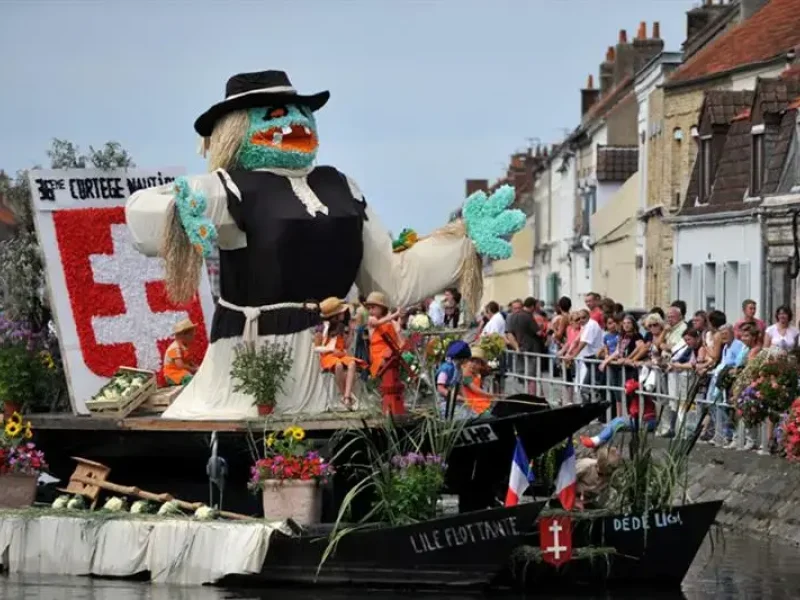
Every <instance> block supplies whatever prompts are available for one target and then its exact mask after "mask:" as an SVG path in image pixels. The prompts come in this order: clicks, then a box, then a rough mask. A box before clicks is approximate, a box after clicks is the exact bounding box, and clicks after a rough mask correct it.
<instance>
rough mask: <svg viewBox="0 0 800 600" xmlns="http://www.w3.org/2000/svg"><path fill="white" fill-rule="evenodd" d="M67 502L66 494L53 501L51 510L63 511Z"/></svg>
mask: <svg viewBox="0 0 800 600" xmlns="http://www.w3.org/2000/svg"><path fill="white" fill-rule="evenodd" d="M68 502H69V496H68V495H67V494H62V495H61V496H59V497H58V498H56V499H55V500H53V505H52V508H55V509H56V510H63V509H65V508H67V503H68Z"/></svg>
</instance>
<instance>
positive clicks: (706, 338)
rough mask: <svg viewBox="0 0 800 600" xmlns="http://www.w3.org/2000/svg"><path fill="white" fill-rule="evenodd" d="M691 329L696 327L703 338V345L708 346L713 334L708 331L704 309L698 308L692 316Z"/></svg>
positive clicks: (706, 314)
mask: <svg viewBox="0 0 800 600" xmlns="http://www.w3.org/2000/svg"><path fill="white" fill-rule="evenodd" d="M691 325H692V329H696V330H697V331H699V332H701V334H702V335H701V337H702V338H703V345H704V346H708V345H710V343H711V337H712V336H713V334H712V333H711V332H710V331H709V325H708V313H707V312H706V311H704V310H698V311H697V312H696V313H694V315H693V316H692V323H691Z"/></svg>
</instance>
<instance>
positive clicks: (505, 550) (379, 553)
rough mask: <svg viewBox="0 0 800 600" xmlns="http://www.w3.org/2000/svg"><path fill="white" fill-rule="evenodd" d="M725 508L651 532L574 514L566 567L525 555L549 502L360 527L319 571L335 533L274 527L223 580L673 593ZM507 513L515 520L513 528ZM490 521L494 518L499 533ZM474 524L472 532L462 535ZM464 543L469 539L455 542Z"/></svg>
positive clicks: (674, 517)
mask: <svg viewBox="0 0 800 600" xmlns="http://www.w3.org/2000/svg"><path fill="white" fill-rule="evenodd" d="M721 505H722V502H705V503H700V504H690V505H685V506H681V507H676V508H674V509H672V510H671V511H668V512H665V513H661V512H658V513H652V514H650V515H649V517H648V519H647V529H644V528H643V523H644V521H643V520H642V517H641V516H639V517H633V516H630V515H628V516H625V515H617V516H607V517H598V518H594V519H584V520H579V521H575V522H574V525H573V533H572V542H573V547H574V551H573V552H575V554H574V555H573V559H572V560H571V561H570V562H567V563H565V564H563V565H561V566H560V567H554V566H552V565H550V564H547V563H544V562H540V561H539V560H535V559H531V558H529V559H527V561H526V560H524V559H523V558H522V554H523V551H524V550H525V549H526V548H531V547H532V548H536V549H538V548H539V533H538V527H539V525H538V522H537V521H538V515H539V512H540V510H541V506H542V504H541V503H528V504H523V505H520V506H517V507H513V508H497V509H490V510H485V511H477V512H473V513H466V514H461V515H456V516H453V517H446V518H442V519H437V520H434V521H428V522H425V523H420V524H416V525H412V526H407V527H397V528H385V529H375V530H371V531H353V532H352V533H349V534H346V535H344V536H343V537H342V538H341V540H340V541H339V544H338V546H337V547H336V551H335V552H334V553H333V554H332V555H331V556H330V557H329V558H328V559H327V560H326V561H325V563H324V564H323V565H322V567H321V568H319V565H320V562H321V561H322V557H323V554H324V552H325V549H326V547H327V545H328V538H327V537H315V536H313V535H309V536H301V537H290V536H284V535H279V534H276V535H275V536H274V537H273V538H272V540H271V542H270V548H269V552H268V553H267V558H266V560H265V561H264V566H263V568H262V570H261V573H260V574H258V575H256V576H247V577H244V576H229V577H226V578H225V579H224V580H222V581H220V582H219V585H223V586H231V587H238V586H248V587H249V586H259V587H267V588H274V587H282V588H291V589H301V588H302V589H306V588H309V587H326V588H357V587H369V588H380V589H402V590H409V589H425V590H442V589H450V588H458V589H465V588H473V589H482V590H488V589H515V590H517V591H527V592H537V593H540V594H541V593H542V592H544V591H547V590H553V591H555V590H557V591H558V592H559V594H563V593H565V592H568V591H571V592H576V591H579V590H580V589H581V588H586V589H591V590H592V591H596V590H597V589H599V588H632V589H638V588H648V589H651V590H652V589H658V590H661V591H669V590H672V589H677V588H679V587H680V584H681V582H682V581H683V578H684V577H685V575H686V572H687V571H688V569H689V567H690V566H691V564H692V561H693V560H694V558H695V556H696V555H697V552H698V550H699V548H700V545H701V544H702V542H703V540H704V539H705V537H706V535H707V533H708V531H709V529H710V528H711V526H712V524H713V523H714V519H715V518H716V515H717V512H718V511H719V509H720V507H721ZM509 518H513V519H514V525H513V531H512V528H511V527H510V526H509V522H508V519H509ZM485 523H493V524H494V525H493V534H492V535H491V536H490V535H489V534H488V530H486V525H485ZM498 524H500V527H502V528H503V532H504V533H505V534H509V533H513V534H514V535H498V529H497V527H498ZM469 525H471V532H467V533H464V531H463V529H464V527H465V526H469ZM436 532H438V533H436ZM470 533H471V534H472V535H471V538H470ZM481 537H482V538H484V539H480V538H481ZM462 540H466V542H465V543H461V544H458V543H456V542H457V541H458V542H460V541H462ZM587 547H592V548H594V549H595V550H596V549H598V548H601V547H602V548H613V549H614V551H615V553H614V554H607V555H595V556H593V557H591V558H589V557H587V556H584V557H581V553H582V552H585V549H586V548H587ZM581 549H584V550H581Z"/></svg>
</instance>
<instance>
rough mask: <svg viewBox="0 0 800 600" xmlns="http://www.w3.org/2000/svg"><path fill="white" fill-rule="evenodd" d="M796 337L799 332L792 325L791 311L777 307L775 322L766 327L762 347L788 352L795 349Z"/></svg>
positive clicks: (783, 307) (785, 307)
mask: <svg viewBox="0 0 800 600" xmlns="http://www.w3.org/2000/svg"><path fill="white" fill-rule="evenodd" d="M798 336H800V331H798V329H797V327H794V326H793V325H792V309H791V308H789V307H788V306H779V307H778V308H777V310H776V311H775V322H774V323H773V324H772V325H770V326H769V327H767V330H766V332H765V334H764V347H765V348H780V349H781V350H786V351H787V352H788V351H789V350H793V349H794V348H796V347H797V338H798Z"/></svg>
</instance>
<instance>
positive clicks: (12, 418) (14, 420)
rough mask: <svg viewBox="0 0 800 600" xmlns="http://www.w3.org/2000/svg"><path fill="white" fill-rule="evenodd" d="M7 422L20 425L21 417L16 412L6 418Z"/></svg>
mask: <svg viewBox="0 0 800 600" xmlns="http://www.w3.org/2000/svg"><path fill="white" fill-rule="evenodd" d="M8 421H9V422H10V423H16V424H17V425H22V415H21V414H19V413H18V412H17V411H14V412H13V413H12V414H11V416H10V417H8Z"/></svg>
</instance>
